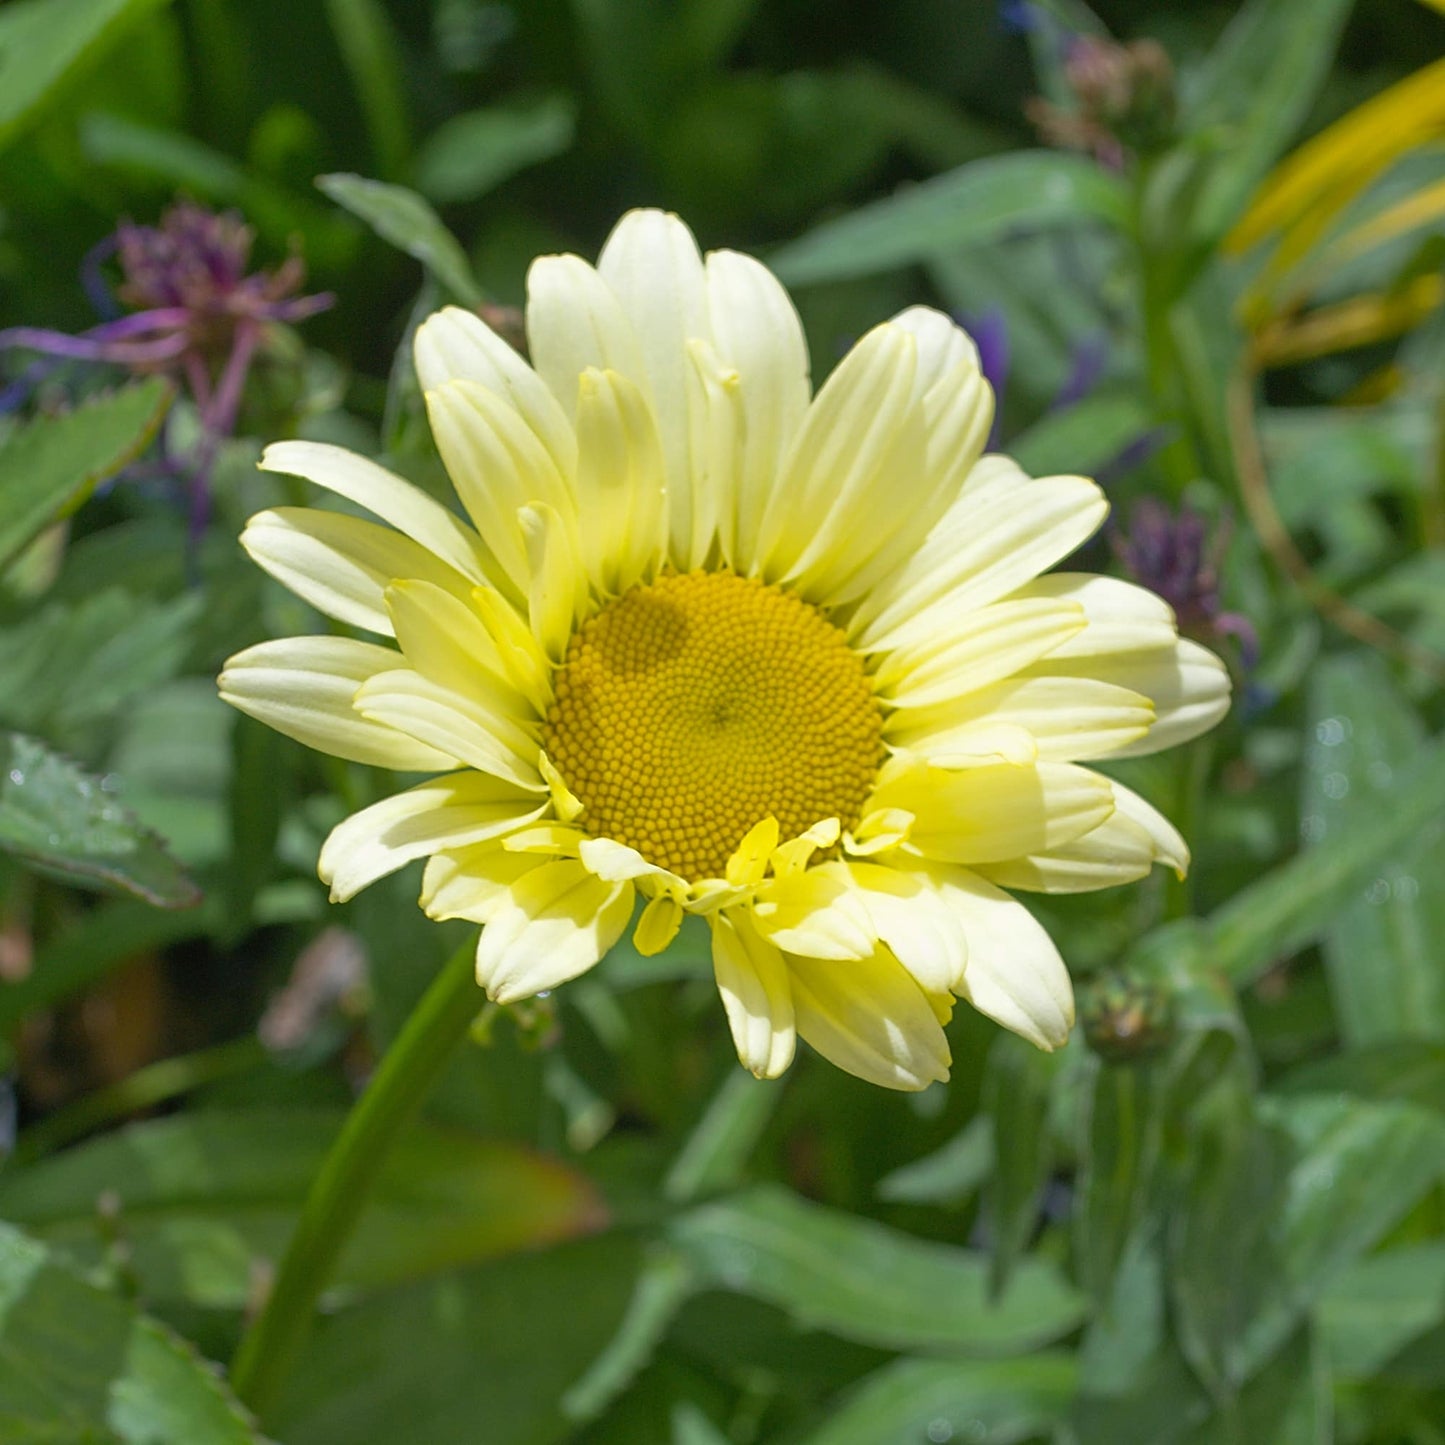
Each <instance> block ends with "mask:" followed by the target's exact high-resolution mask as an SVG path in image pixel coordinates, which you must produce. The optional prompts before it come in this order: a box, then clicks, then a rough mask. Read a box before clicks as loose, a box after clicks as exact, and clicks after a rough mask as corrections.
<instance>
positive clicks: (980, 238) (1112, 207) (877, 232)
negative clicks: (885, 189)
mask: <svg viewBox="0 0 1445 1445" xmlns="http://www.w3.org/2000/svg"><path fill="white" fill-rule="evenodd" d="M1126 220H1127V202H1126V199H1125V191H1124V187H1123V184H1122V183H1121V181H1120V180H1119V178H1118V177H1117V176H1113V175H1110V174H1109V173H1108V172H1107V171H1104V170H1102V169H1101V168H1100V167H1099V166H1096V165H1095V164H1094V163H1093V162H1092V161H1087V160H1084V159H1083V158H1082V157H1079V156H1069V155H1062V154H1059V153H1056V152H1051V151H1018V152H1016V153H1014V154H1011V155H1004V156H991V157H989V158H988V159H986V160H980V161H973V162H971V163H970V164H968V165H966V166H960V167H959V168H958V169H957V170H955V171H949V172H948V173H946V174H945V175H941V176H936V177H935V178H934V179H933V180H930V181H924V182H922V183H921V184H919V185H916V186H909V187H907V188H906V189H903V190H900V191H897V192H895V193H894V194H893V195H891V196H888V197H886V198H885V199H883V200H881V201H874V202H873V203H872V204H871V205H868V206H864V207H863V208H862V209H861V210H858V211H854V212H853V213H852V214H850V215H847V216H840V217H839V218H838V219H837V220H835V221H825V222H824V223H823V224H822V225H821V226H818V227H817V228H816V229H815V230H812V231H809V232H808V233H807V234H806V235H804V236H801V237H799V238H798V239H797V240H796V241H790V242H789V243H788V244H787V245H785V246H783V247H781V248H780V249H778V250H777V251H774V252H773V253H772V254H771V256H769V258H768V264H769V266H771V267H772V269H773V270H775V271H776V272H777V273H778V275H779V276H780V277H781V278H782V279H783V280H784V281H786V282H787V283H789V284H790V285H794V286H806V285H811V284H814V283H816V282H819V281H840V280H846V279H848V278H849V277H853V276H871V275H873V274H875V273H876V272H879V271H890V270H893V269H895V268H896V267H899V266H908V265H912V264H913V263H915V262H918V261H924V260H927V259H928V258H929V257H930V256H934V255H937V254H939V253H941V252H948V251H957V250H961V249H963V248H964V247H966V246H978V245H986V244H988V243H991V242H996V241H998V240H1000V239H1001V238H1002V237H1004V236H1006V235H1008V234H1010V233H1012V232H1014V231H1026V230H1038V229H1041V228H1044V227H1053V226H1078V225H1081V224H1085V223H1088V222H1102V223H1104V224H1106V225H1110V226H1116V227H1122V226H1124V225H1125V223H1126Z"/></svg>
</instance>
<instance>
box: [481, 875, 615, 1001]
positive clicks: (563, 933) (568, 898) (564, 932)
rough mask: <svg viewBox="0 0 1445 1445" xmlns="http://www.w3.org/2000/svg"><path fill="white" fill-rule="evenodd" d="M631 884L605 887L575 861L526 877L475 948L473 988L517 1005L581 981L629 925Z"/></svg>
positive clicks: (513, 888)
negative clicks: (572, 980) (579, 977)
mask: <svg viewBox="0 0 1445 1445" xmlns="http://www.w3.org/2000/svg"><path fill="white" fill-rule="evenodd" d="M633 897H634V890H633V887H632V885H631V884H630V883H607V882H604V881H603V880H602V879H600V878H597V877H596V876H594V875H593V874H591V873H589V872H588V871H587V869H586V868H584V867H583V866H582V864H581V863H579V862H578V861H577V860H576V859H573V858H566V859H563V860H562V861H560V862H556V863H544V864H543V865H542V866H541V867H540V868H535V869H533V870H531V871H530V872H527V873H523V874H522V875H521V877H519V878H518V879H517V880H516V882H514V883H513V884H512V885H511V886H510V887H509V888H508V889H507V892H506V896H505V897H504V898H503V899H502V901H501V902H500V904H499V905H498V906H497V907H496V909H495V910H494V911H493V912H492V914H491V918H490V920H489V922H488V923H487V924H486V926H485V927H484V928H483V929H482V936H481V938H480V939H479V940H478V941H477V982H478V983H479V984H481V985H482V987H483V988H485V989H486V991H487V996H488V997H489V998H491V999H492V1000H493V1001H494V1002H496V1003H501V1004H507V1003H516V1002H517V1000H518V999H523V998H530V997H531V996H532V995H533V994H535V993H539V992H541V991H542V990H543V989H549V988H555V987H556V986H557V985H558V984H559V983H565V982H566V981H567V980H568V979H570V978H576V977H577V975H578V974H579V973H585V972H586V971H587V970H588V969H589V968H591V967H592V966H593V964H595V963H596V962H597V961H598V960H599V959H600V958H601V957H602V955H603V954H604V953H606V952H607V950H608V949H609V948H611V947H612V945H613V944H614V943H616V942H617V940H618V939H619V938H620V937H621V936H622V933H623V930H624V929H625V928H626V927H627V923H628V920H629V919H630V918H631V917H632V902H633Z"/></svg>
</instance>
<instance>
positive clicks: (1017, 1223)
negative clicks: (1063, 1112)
mask: <svg viewBox="0 0 1445 1445" xmlns="http://www.w3.org/2000/svg"><path fill="white" fill-rule="evenodd" d="M1060 1058H1061V1055H1059V1054H1046V1053H1044V1052H1042V1051H1041V1050H1039V1049H1036V1048H1035V1047H1034V1046H1033V1045H1032V1044H1029V1043H1025V1042H1024V1040H1023V1039H1021V1038H1019V1037H1018V1036H1017V1035H1016V1034H1010V1033H1000V1034H999V1036H998V1037H997V1038H996V1039H995V1040H994V1042H993V1046H992V1047H991V1048H990V1049H989V1052H988V1064H987V1066H986V1069H985V1072H984V1077H983V1093H982V1098H981V1100H980V1108H981V1109H983V1110H985V1111H986V1112H987V1113H988V1116H989V1118H991V1119H992V1120H993V1137H994V1139H995V1140H997V1141H1001V1143H1002V1145H1003V1147H1002V1148H1000V1149H998V1150H996V1151H995V1159H994V1167H993V1172H992V1173H991V1174H990V1175H989V1178H988V1181H987V1182H986V1183H985V1185H984V1199H985V1201H986V1204H987V1208H988V1218H989V1222H990V1224H991V1226H992V1233H993V1250H992V1257H991V1268H990V1272H989V1287H990V1288H991V1289H992V1290H993V1291H994V1292H995V1293H998V1292H1000V1291H1002V1289H1003V1287H1004V1285H1005V1284H1006V1283H1007V1282H1008V1278H1009V1275H1010V1274H1011V1273H1012V1271H1013V1268H1014V1265H1015V1263H1016V1262H1017V1261H1018V1259H1019V1257H1020V1256H1021V1255H1022V1254H1023V1252H1024V1250H1025V1249H1027V1248H1028V1243H1029V1240H1030V1239H1031V1238H1032V1237H1033V1233H1034V1225H1035V1223H1036V1222H1037V1220H1038V1212H1039V1204H1040V1202H1041V1200H1042V1198H1043V1192H1044V1185H1045V1183H1046V1182H1047V1181H1048V1177H1049V1169H1050V1167H1051V1165H1052V1163H1053V1141H1052V1140H1051V1139H1050V1137H1049V1127H1048V1123H1049V1120H1048V1115H1049V1097H1050V1092H1051V1090H1052V1086H1053V1081H1054V1076H1055V1074H1057V1073H1058V1070H1059V1062H1060Z"/></svg>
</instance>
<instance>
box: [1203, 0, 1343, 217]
mask: <svg viewBox="0 0 1445 1445" xmlns="http://www.w3.org/2000/svg"><path fill="white" fill-rule="evenodd" d="M1350 9H1351V0H1251V3H1249V4H1247V5H1245V6H1244V7H1243V8H1242V9H1240V11H1239V12H1238V14H1236V15H1235V17H1234V19H1233V21H1232V22H1231V23H1230V26H1229V28H1228V29H1227V30H1226V31H1225V32H1224V35H1223V37H1222V38H1221V39H1220V41H1219V42H1218V44H1216V45H1215V47H1214V49H1213V50H1212V51H1211V52H1210V55H1209V59H1208V60H1207V61H1206V63H1205V64H1204V66H1203V67H1202V68H1201V70H1200V71H1199V73H1198V74H1197V75H1196V76H1195V77H1194V83H1193V85H1191V86H1189V87H1188V88H1187V90H1186V94H1187V95H1190V96H1192V99H1191V101H1190V103H1189V104H1188V105H1187V106H1186V107H1185V111H1184V124H1185V126H1186V127H1187V128H1188V129H1189V130H1190V131H1193V132H1201V131H1210V130H1216V131H1218V132H1219V136H1218V148H1217V151H1216V152H1215V155H1214V158H1213V164H1212V168H1211V171H1210V174H1209V175H1208V177H1207V179H1206V181H1205V183H1204V186H1203V189H1202V192H1201V194H1200V196H1199V199H1198V202H1197V206H1196V209H1195V214H1194V219H1193V225H1194V230H1195V233H1196V235H1197V236H1198V237H1199V238H1200V239H1202V240H1207V241H1213V240H1214V239H1215V238H1217V237H1218V236H1220V235H1222V234H1223V233H1224V232H1225V231H1226V230H1228V228H1229V227H1230V226H1231V225H1232V224H1233V222H1234V221H1235V220H1236V219H1237V217H1238V216H1239V213H1240V211H1241V210H1242V209H1243V207H1244V205H1245V203H1246V201H1248V199H1249V196H1250V193H1251V192H1252V191H1253V190H1254V188H1255V186H1256V185H1258V184H1259V182H1260V181H1261V180H1262V179H1263V178H1264V175H1265V172H1266V171H1268V169H1269V167H1270V166H1271V165H1272V164H1273V163H1274V161H1275V160H1276V159H1278V157H1279V156H1280V155H1281V153H1282V152H1283V151H1284V149H1285V147H1286V146H1287V145H1288V144H1289V142H1290V140H1291V139H1292V138H1293V136H1294V135H1295V133H1296V132H1297V131H1298V130H1299V128H1300V126H1301V125H1302V124H1303V123H1304V121H1305V118H1306V117H1307V116H1308V114H1309V111H1310V107H1311V106H1312V105H1313V104H1314V99H1315V95H1316V93H1317V92H1318V90H1319V88H1320V85H1321V84H1322V83H1323V81H1324V79H1325V77H1326V76H1327V75H1328V74H1329V69H1330V62H1331V60H1332V59H1333V58H1334V53H1335V45H1336V42H1337V41H1338V39H1339V35H1340V31H1341V30H1342V29H1343V27H1344V23H1345V21H1346V19H1347V18H1348V17H1349V13H1350Z"/></svg>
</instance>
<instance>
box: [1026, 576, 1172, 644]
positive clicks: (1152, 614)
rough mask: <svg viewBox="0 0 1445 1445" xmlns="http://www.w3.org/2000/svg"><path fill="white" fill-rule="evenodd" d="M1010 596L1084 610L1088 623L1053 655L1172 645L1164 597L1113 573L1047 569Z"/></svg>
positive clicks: (1170, 612)
mask: <svg viewBox="0 0 1445 1445" xmlns="http://www.w3.org/2000/svg"><path fill="white" fill-rule="evenodd" d="M1014 598H1016V599H1020V600H1022V599H1025V598H1035V599H1045V598H1047V599H1049V600H1051V601H1057V602H1063V603H1073V604H1075V605H1077V606H1079V607H1082V608H1083V610H1084V614H1085V616H1086V618H1087V619H1088V625H1087V626H1086V627H1085V628H1084V629H1083V630H1082V631H1081V632H1079V633H1078V634H1077V635H1076V636H1075V637H1072V638H1070V639H1069V640H1068V641H1067V642H1065V643H1063V645H1062V646H1060V647H1058V648H1056V649H1054V650H1053V651H1052V652H1050V653H1049V656H1050V658H1053V659H1059V658H1066V657H1097V656H1098V655H1099V654H1100V653H1105V652H1137V651H1139V650H1141V649H1145V648H1156V647H1173V646H1174V643H1175V640H1176V636H1177V634H1176V631H1175V626H1174V609H1173V608H1172V607H1170V605H1169V604H1168V603H1167V602H1166V601H1165V600H1164V599H1163V598H1162V597H1158V596H1156V595H1155V594H1154V593H1153V592H1151V591H1149V589H1148V588H1147V587H1137V586H1135V585H1134V583H1132V582H1123V581H1120V579H1119V578H1117V577H1099V576H1095V575H1094V574H1092V573H1089V572H1051V573H1049V575H1048V576H1047V577H1038V578H1035V579H1034V581H1032V582H1030V583H1028V584H1027V586H1024V587H1020V588H1019V590H1018V591H1017V592H1015V593H1014V594H1013V598H1011V599H1010V600H1013V599H1014Z"/></svg>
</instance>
